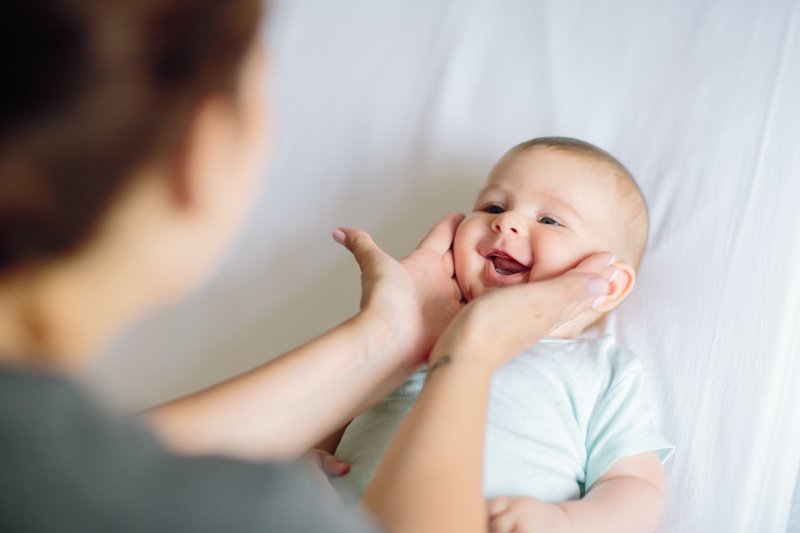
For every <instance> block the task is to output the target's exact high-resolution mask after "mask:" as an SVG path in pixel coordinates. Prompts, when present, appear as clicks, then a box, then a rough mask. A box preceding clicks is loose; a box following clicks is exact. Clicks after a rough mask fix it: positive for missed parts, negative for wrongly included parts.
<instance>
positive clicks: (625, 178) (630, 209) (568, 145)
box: [509, 137, 650, 270]
mask: <svg viewBox="0 0 800 533" xmlns="http://www.w3.org/2000/svg"><path fill="white" fill-rule="evenodd" d="M536 148H549V149H553V150H561V151H564V152H569V153H571V154H575V155H578V156H581V157H585V158H587V159H590V160H593V161H597V162H600V163H604V164H606V165H608V166H609V167H610V168H611V169H612V171H613V172H612V176H613V177H614V178H615V180H614V185H615V186H616V191H615V192H616V193H617V196H618V197H619V198H620V200H621V201H622V206H623V207H624V208H625V210H624V213H623V215H624V217H625V218H624V223H625V225H626V229H627V230H628V231H626V232H625V233H624V238H623V240H624V241H625V242H624V247H625V249H626V251H627V253H628V254H630V257H626V258H625V259H626V260H627V261H630V263H631V265H632V266H633V267H634V268H636V269H637V270H638V268H639V265H640V264H641V262H642V256H643V255H644V250H645V248H646V246H647V234H648V232H649V227H650V221H649V217H648V214H647V203H646V202H645V199H644V195H643V194H642V191H641V189H640V188H639V184H638V183H636V179H635V178H634V177H633V174H631V173H630V171H629V170H628V169H627V168H625V165H623V164H622V163H620V162H619V161H618V160H617V158H615V157H614V156H613V155H611V154H609V153H608V152H606V151H605V150H603V149H602V148H598V147H597V146H595V145H593V144H591V143H588V142H586V141H581V140H580V139H574V138H572V137H538V138H536V139H531V140H529V141H525V142H522V143H520V144H518V145H516V146H515V147H513V148H512V149H511V150H510V151H509V152H510V153H513V152H519V151H522V152H525V151H528V150H534V149H536Z"/></svg>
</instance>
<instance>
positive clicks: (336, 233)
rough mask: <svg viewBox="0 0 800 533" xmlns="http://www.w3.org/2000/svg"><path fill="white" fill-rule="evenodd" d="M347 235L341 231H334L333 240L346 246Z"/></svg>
mask: <svg viewBox="0 0 800 533" xmlns="http://www.w3.org/2000/svg"><path fill="white" fill-rule="evenodd" d="M344 239H345V234H344V232H343V231H342V230H340V229H338V228H337V229H335V230H333V240H334V241H336V242H338V243H339V244H344Z"/></svg>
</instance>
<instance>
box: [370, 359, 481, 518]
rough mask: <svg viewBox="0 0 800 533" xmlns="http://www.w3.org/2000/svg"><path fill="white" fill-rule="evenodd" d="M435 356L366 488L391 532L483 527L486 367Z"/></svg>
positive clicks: (371, 506)
mask: <svg viewBox="0 0 800 533" xmlns="http://www.w3.org/2000/svg"><path fill="white" fill-rule="evenodd" d="M438 361H439V363H437V364H436V365H439V366H436V365H434V367H432V368H431V370H430V371H429V375H428V381H427V382H426V384H425V386H424V388H423V390H422V393H421V394H420V397H419V399H418V401H417V403H416V404H415V405H414V407H413V408H412V410H411V412H410V413H409V415H408V417H407V418H406V420H405V421H404V422H403V424H402V426H401V427H400V429H399V430H398V433H397V435H396V436H395V438H394V439H393V440H392V444H391V446H390V448H389V450H388V452H387V454H386V456H385V457H384V460H383V461H382V463H381V465H380V466H379V467H378V470H377V472H376V474H375V477H374V479H373V481H372V483H371V484H370V486H369V487H368V488H367V490H366V492H365V494H364V502H365V504H366V505H367V506H368V507H369V508H370V510H371V511H372V512H373V513H374V514H375V515H376V516H377V517H378V519H379V520H380V521H381V522H382V523H383V524H384V525H385V526H386V527H387V528H388V529H389V530H391V531H393V532H406V531H408V532H413V533H424V532H427V531H431V532H441V531H458V532H460V533H465V532H471V531H475V532H478V531H485V530H486V523H487V518H486V506H485V504H484V499H483V494H482V466H483V434H484V426H485V424H486V411H487V404H488V396H489V386H490V383H491V376H492V371H491V369H490V368H488V367H482V366H478V365H474V364H472V362H466V361H460V360H458V359H457V358H450V357H448V356H444V357H442V358H441V359H438ZM443 361H447V362H446V363H444V364H443V363H442V362H443Z"/></svg>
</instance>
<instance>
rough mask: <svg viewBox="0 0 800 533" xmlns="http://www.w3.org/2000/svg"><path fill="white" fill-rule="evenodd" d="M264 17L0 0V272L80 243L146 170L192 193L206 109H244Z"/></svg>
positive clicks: (106, 3) (181, 7)
mask: <svg viewBox="0 0 800 533" xmlns="http://www.w3.org/2000/svg"><path fill="white" fill-rule="evenodd" d="M260 12H261V2H260V1H259V0H224V1H220V0H9V1H7V2H4V5H3V13H2V17H0V65H3V70H4V76H3V77H4V82H3V83H2V84H0V275H3V274H7V273H10V272H14V271H16V270H19V269H21V268H23V267H26V266H31V265H34V266H38V265H41V264H43V263H47V262H49V261H50V260H52V259H55V258H58V257H59V256H62V255H64V254H67V253H69V252H72V251H74V250H76V249H77V248H79V247H81V246H82V245H83V244H85V243H86V242H87V241H89V240H90V239H91V237H92V236H93V233H94V232H95V231H96V230H97V227H98V224H99V223H100V222H101V220H103V219H104V217H105V215H106V214H107V213H108V212H109V210H111V208H112V207H113V206H115V205H116V203H117V202H118V200H119V198H120V196H121V195H123V193H124V192H125V191H126V190H127V189H129V188H131V187H134V186H135V184H133V183H131V182H132V180H134V179H135V177H137V176H140V175H142V174H143V172H142V169H145V168H153V167H155V166H158V167H160V168H161V170H163V171H164V172H161V174H163V176H164V177H165V178H166V179H169V180H172V181H173V182H174V183H172V184H171V186H172V187H173V188H174V190H175V191H176V195H178V196H180V195H181V194H184V193H185V191H183V189H185V183H182V182H181V180H183V179H184V178H186V175H185V174H186V172H192V171H193V166H194V167H196V166H197V163H196V162H193V160H192V157H189V158H188V159H187V150H192V143H193V142H195V141H196V140H197V139H196V137H197V135H195V133H196V132H195V131H194V130H195V129H196V128H195V126H196V125H197V122H198V117H199V116H201V114H202V113H201V110H202V109H203V107H204V106H205V105H206V104H207V103H208V102H210V101H212V100H213V101H216V102H217V104H218V105H217V107H218V108H219V107H224V105H223V104H222V103H223V102H228V103H229V104H230V109H231V110H234V108H236V107H237V106H239V105H240V103H241V102H239V100H241V97H242V95H241V92H242V87H241V83H240V81H241V80H242V72H243V68H242V66H243V65H244V64H245V58H246V57H247V54H248V51H250V50H251V49H252V48H253V43H254V41H255V34H256V31H257V27H258V25H259V22H260ZM259 96H260V95H259ZM234 111H235V110H234ZM212 114H213V113H212ZM244 118H245V119H246V120H250V117H244ZM217 122H219V120H217ZM245 127H248V128H249V127H250V126H249V125H247V124H245ZM250 129H253V128H250ZM200 136H201V137H202V134H200ZM195 144H196V143H195ZM190 155H191V154H190ZM230 155H231V156H233V155H235V154H230ZM208 157H209V156H206V159H208ZM195 159H196V158H195ZM229 170H230V172H231V173H230V174H229V175H228V179H230V180H231V181H232V182H233V181H235V180H237V179H245V178H244V177H241V176H237V175H235V172H236V171H237V169H235V168H234V169H229ZM241 170H242V171H244V169H241ZM144 174H146V173H144Z"/></svg>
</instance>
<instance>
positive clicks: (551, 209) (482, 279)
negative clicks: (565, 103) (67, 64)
mask: <svg viewBox="0 0 800 533" xmlns="http://www.w3.org/2000/svg"><path fill="white" fill-rule="evenodd" d="M610 172H611V170H610V169H609V168H608V166H607V165H603V164H600V163H596V162H592V161H588V160H586V159H584V158H581V157H579V156H576V155H573V154H570V153H568V152H563V151H558V150H553V149H550V148H542V147H540V148H535V149H533V150H530V151H527V152H518V153H513V154H510V155H507V156H505V157H504V158H503V159H501V160H500V162H499V163H498V164H497V165H496V166H495V168H494V169H493V171H492V173H491V175H490V176H489V180H488V182H487V184H486V187H485V188H484V189H483V190H482V191H481V193H480V194H479V195H478V199H477V201H476V202H475V208H474V211H473V212H472V213H471V214H470V215H468V216H467V218H466V219H464V221H463V222H462V223H461V225H460V226H459V228H458V230H457V232H456V236H455V241H454V244H453V252H454V257H455V272H456V279H457V280H458V284H459V286H460V287H461V292H462V293H463V295H464V297H465V299H466V300H472V299H473V298H477V297H478V296H480V295H481V294H483V293H485V292H486V291H489V290H491V289H493V288H495V287H503V286H507V285H515V284H518V283H527V282H528V281H539V280H544V279H548V278H552V277H555V276H558V275H560V274H562V273H564V272H566V271H567V270H570V269H572V268H573V267H575V266H577V265H578V263H580V262H581V261H582V260H583V259H585V258H586V257H588V256H589V255H591V254H592V253H594V252H600V251H611V252H612V253H614V250H615V248H616V247H618V246H619V245H618V243H619V241H620V235H619V234H620V233H621V231H623V230H624V228H622V227H620V220H621V217H620V216H619V201H618V199H617V198H615V196H614V192H613V187H611V186H610V185H609V183H611V182H612V180H608V179H604V177H605V176H606V175H608V174H609V173H610Z"/></svg>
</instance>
